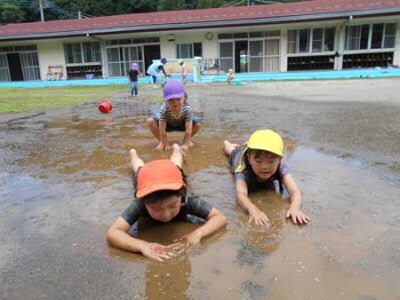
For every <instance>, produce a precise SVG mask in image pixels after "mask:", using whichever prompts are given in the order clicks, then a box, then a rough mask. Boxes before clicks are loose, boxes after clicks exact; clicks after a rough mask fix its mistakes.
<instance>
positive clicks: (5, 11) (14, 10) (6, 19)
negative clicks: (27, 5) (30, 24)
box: [0, 2, 26, 24]
mask: <svg viewBox="0 0 400 300" xmlns="http://www.w3.org/2000/svg"><path fill="white" fill-rule="evenodd" d="M25 18H26V16H25V12H24V11H23V10H22V9H20V8H19V7H18V6H15V5H12V4H10V3H7V2H0V24H8V23H19V22H24V20H25Z"/></svg>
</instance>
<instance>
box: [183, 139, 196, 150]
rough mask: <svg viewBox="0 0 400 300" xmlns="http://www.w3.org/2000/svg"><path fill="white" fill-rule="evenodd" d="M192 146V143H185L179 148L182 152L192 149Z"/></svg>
mask: <svg viewBox="0 0 400 300" xmlns="http://www.w3.org/2000/svg"><path fill="white" fill-rule="evenodd" d="M193 146H194V144H193V142H190V141H189V142H185V143H183V145H182V146H181V149H182V150H188V149H189V148H190V147H193Z"/></svg>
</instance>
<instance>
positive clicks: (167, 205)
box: [145, 195, 182, 222]
mask: <svg viewBox="0 0 400 300" xmlns="http://www.w3.org/2000/svg"><path fill="white" fill-rule="evenodd" d="M181 203H182V196H178V195H172V196H170V197H167V198H165V199H163V200H162V201H160V202H158V203H154V204H145V206H146V208H147V211H148V212H149V214H150V216H151V217H152V218H153V219H154V220H157V221H161V222H169V221H171V220H172V219H173V218H174V217H176V216H177V215H178V213H179V210H180V209H181Z"/></svg>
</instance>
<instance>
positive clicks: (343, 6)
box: [0, 0, 400, 40]
mask: <svg viewBox="0 0 400 300" xmlns="http://www.w3.org/2000/svg"><path fill="white" fill-rule="evenodd" d="M385 14H400V0H314V1H305V2H292V3H285V4H270V5H256V6H237V7H227V8H211V9H198V10H183V11H166V12H151V13H138V14H127V15H116V16H106V17H95V18H90V19H73V20H57V21H47V22H35V23H20V24H8V25H4V26H0V32H1V36H0V40H17V39H37V38H56V37H66V36H81V35H85V34H90V35H96V34H112V33H123V32H145V31H161V30H184V29H193V28H215V27H223V26H245V25H256V24H268V23H290V22H299V21H311V20H323V19H333V18H340V17H348V16H349V15H353V17H357V16H366V15H367V16H371V15H385Z"/></svg>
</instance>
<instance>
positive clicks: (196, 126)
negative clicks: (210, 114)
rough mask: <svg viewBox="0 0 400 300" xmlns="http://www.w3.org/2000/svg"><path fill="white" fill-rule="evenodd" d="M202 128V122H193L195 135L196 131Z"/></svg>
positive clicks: (193, 133)
mask: <svg viewBox="0 0 400 300" xmlns="http://www.w3.org/2000/svg"><path fill="white" fill-rule="evenodd" d="M200 128H201V124H200V123H195V124H193V127H192V136H194V135H195V134H196V133H198V132H199V130H200Z"/></svg>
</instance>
